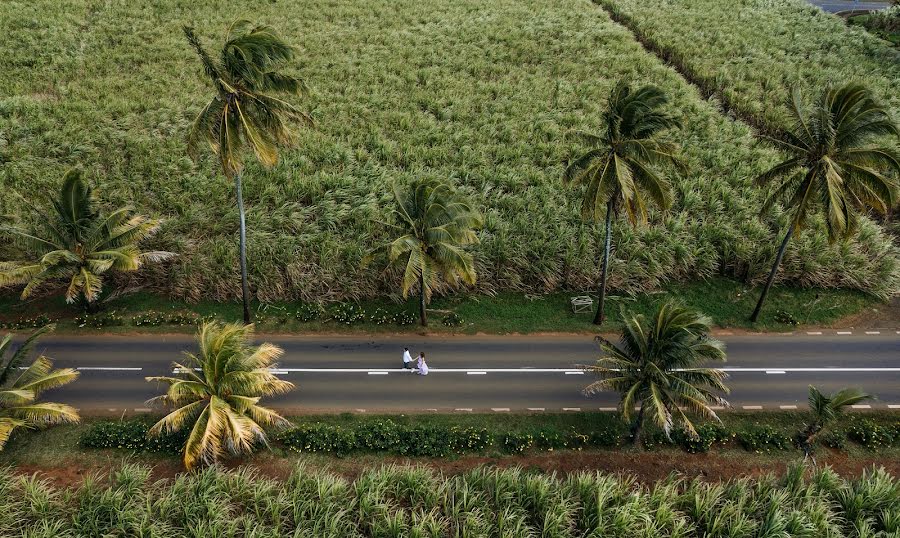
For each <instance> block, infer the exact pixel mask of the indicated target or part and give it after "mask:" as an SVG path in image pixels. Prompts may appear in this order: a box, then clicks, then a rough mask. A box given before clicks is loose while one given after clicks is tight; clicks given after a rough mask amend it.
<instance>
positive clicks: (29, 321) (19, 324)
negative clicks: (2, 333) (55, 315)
mask: <svg viewBox="0 0 900 538" xmlns="http://www.w3.org/2000/svg"><path fill="white" fill-rule="evenodd" d="M51 323H53V320H52V319H50V317H49V316H47V315H46V314H40V315H37V316H31V317H27V318H19V319H17V320H15V321H6V322H2V321H0V329H9V330H13V331H18V330H20V329H40V328H41V327H44V326H45V325H50V324H51Z"/></svg>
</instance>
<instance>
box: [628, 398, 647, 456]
mask: <svg viewBox="0 0 900 538" xmlns="http://www.w3.org/2000/svg"><path fill="white" fill-rule="evenodd" d="M643 423H644V404H643V403H641V409H640V410H639V411H638V416H637V418H635V419H634V422H633V423H632V424H631V444H632V445H633V446H638V444H639V443H640V442H641V426H642V425H643Z"/></svg>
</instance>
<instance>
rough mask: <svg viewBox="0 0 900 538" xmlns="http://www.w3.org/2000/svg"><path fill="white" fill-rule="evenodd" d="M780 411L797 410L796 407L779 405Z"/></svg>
mask: <svg viewBox="0 0 900 538" xmlns="http://www.w3.org/2000/svg"><path fill="white" fill-rule="evenodd" d="M778 409H797V406H796V405H779V406H778Z"/></svg>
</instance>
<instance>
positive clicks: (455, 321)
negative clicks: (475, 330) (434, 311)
mask: <svg viewBox="0 0 900 538" xmlns="http://www.w3.org/2000/svg"><path fill="white" fill-rule="evenodd" d="M441 323H443V324H444V325H445V326H447V327H459V326H460V325H462V324H463V319H462V318H461V317H459V314H457V313H456V312H450V313H449V314H447V315H446V316H444V319H442V320H441Z"/></svg>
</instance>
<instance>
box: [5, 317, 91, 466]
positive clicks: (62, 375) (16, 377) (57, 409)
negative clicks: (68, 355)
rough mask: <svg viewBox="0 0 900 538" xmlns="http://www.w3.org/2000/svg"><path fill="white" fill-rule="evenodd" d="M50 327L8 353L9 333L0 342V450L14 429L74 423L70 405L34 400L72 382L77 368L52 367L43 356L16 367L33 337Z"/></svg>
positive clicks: (37, 336) (50, 327) (74, 416)
mask: <svg viewBox="0 0 900 538" xmlns="http://www.w3.org/2000/svg"><path fill="white" fill-rule="evenodd" d="M52 330H53V325H47V326H45V327H43V328H41V329H38V330H36V331H35V332H33V333H32V334H31V336H29V337H28V338H27V339H26V340H25V342H24V343H23V344H22V345H21V346H20V347H19V349H17V350H15V351H13V352H12V353H10V349H11V348H12V335H11V334H8V335H6V337H5V338H4V339H3V340H2V341H0V450H3V447H4V446H5V445H6V441H8V440H9V436H10V435H11V434H12V432H13V430H15V429H16V428H39V427H43V426H49V425H52V424H62V423H70V422H78V412H77V411H75V409H73V408H72V407H69V406H68V405H63V404H58V403H50V402H38V401H37V398H38V396H40V395H41V393H42V392H44V391H46V390H50V389H53V388H56V387H61V386H63V385H66V384H68V383H71V382H72V381H75V379H77V378H78V372H77V371H75V370H72V369H71V368H63V369H61V370H54V369H53V362H51V361H50V359H48V358H47V357H44V356H43V355H42V356H40V357H38V358H36V359H35V360H34V362H32V363H31V366H29V367H27V368H25V369H24V370H20V369H19V368H20V367H21V365H22V363H23V362H24V361H25V359H26V357H27V356H28V354H29V353H30V352H31V349H32V348H33V347H34V344H35V342H36V341H37V339H38V338H40V337H41V336H43V335H44V334H47V333H48V332H50V331H52ZM7 355H9V357H8V358H6V356H7Z"/></svg>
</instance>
